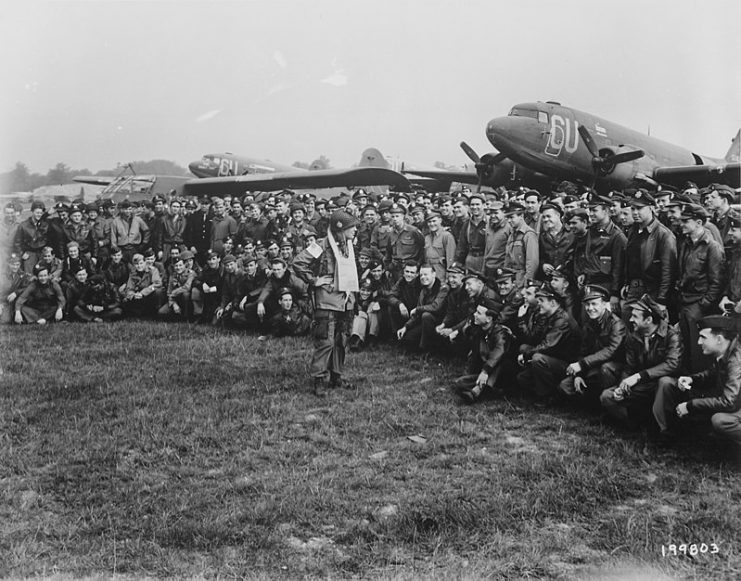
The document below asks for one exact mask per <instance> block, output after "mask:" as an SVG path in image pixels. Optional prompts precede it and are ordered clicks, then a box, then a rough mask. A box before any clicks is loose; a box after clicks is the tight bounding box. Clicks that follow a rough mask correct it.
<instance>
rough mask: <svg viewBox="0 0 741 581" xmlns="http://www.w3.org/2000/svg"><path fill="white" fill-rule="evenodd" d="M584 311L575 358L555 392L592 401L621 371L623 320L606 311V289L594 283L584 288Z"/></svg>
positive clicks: (595, 400)
mask: <svg viewBox="0 0 741 581" xmlns="http://www.w3.org/2000/svg"><path fill="white" fill-rule="evenodd" d="M582 302H583V303H584V310H585V312H586V315H587V320H586V321H585V324H584V325H583V326H582V338H581V347H580V349H579V354H578V357H579V358H578V359H576V360H574V357H572V358H571V360H572V363H570V364H569V366H568V367H567V368H566V377H565V378H564V379H563V380H562V381H561V383H559V384H558V391H559V392H560V393H561V394H563V395H565V396H566V397H574V396H577V395H586V396H588V398H589V399H590V400H591V401H592V402H593V403H596V402H597V400H598V398H599V397H600V395H601V394H602V391H603V390H604V389H605V388H606V387H609V386H612V385H615V383H616V382H617V379H618V377H619V376H620V372H621V370H622V360H623V341H624V339H625V333H626V330H625V323H623V321H622V319H620V317H618V316H617V315H615V314H614V313H613V312H612V311H611V310H610V292H609V291H608V290H607V289H605V288H603V287H601V286H597V285H590V286H586V287H584V298H583V299H582Z"/></svg>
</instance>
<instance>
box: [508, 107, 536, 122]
mask: <svg viewBox="0 0 741 581" xmlns="http://www.w3.org/2000/svg"><path fill="white" fill-rule="evenodd" d="M509 114H510V116H511V117H530V118H532V119H537V118H538V112H537V111H535V110H534V109H519V108H517V107H515V108H514V109H512V111H510V112H509Z"/></svg>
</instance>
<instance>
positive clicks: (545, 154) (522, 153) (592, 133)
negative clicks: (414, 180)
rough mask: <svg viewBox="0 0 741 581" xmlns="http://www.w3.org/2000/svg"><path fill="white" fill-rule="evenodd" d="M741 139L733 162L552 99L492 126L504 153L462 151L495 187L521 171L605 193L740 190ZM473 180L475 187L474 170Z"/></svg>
mask: <svg viewBox="0 0 741 581" xmlns="http://www.w3.org/2000/svg"><path fill="white" fill-rule="evenodd" d="M740 135H741V131H739V132H738V133H737V134H736V137H735V138H734V139H733V141H732V143H731V148H730V149H729V150H728V153H727V154H726V156H725V158H724V159H717V158H712V157H707V156H703V155H698V154H696V153H693V152H691V151H689V150H687V149H684V148H683V147H680V146H678V145H673V144H671V143H668V142H666V141H662V140H660V139H656V138H655V137H651V136H650V135H645V134H643V133H640V132H638V131H635V130H633V129H628V128H627V127H623V126H622V125H618V124H617V123H613V122H612V121H608V120H606V119H602V118H601V117H597V116H595V115H592V114H590V113H584V112H583V111H578V110H576V109H572V108H570V107H564V106H562V105H561V104H559V103H556V102H552V101H548V102H545V103H541V102H537V103H521V104H519V105H515V106H514V107H512V109H511V110H510V112H509V115H507V116H506V117H497V118H496V119H492V120H491V121H489V123H488V124H487V126H486V136H487V138H488V139H489V141H490V142H491V144H492V145H493V146H494V147H495V148H496V149H497V150H498V151H499V153H488V154H486V155H484V156H482V157H480V158H479V156H478V155H477V154H476V153H475V152H474V151H473V150H472V149H471V148H470V147H468V146H467V145H466V144H465V143H461V147H463V149H464V151H465V152H466V154H467V155H468V156H469V157H470V158H471V159H472V160H473V161H474V163H475V164H476V172H477V180H476V181H478V182H479V183H480V184H483V185H488V186H493V187H495V186H498V185H508V184H509V183H510V182H512V181H514V178H515V177H516V176H517V175H518V174H519V176H520V179H521V180H523V181H525V182H527V180H528V179H538V180H539V181H540V180H542V178H543V177H547V178H550V180H551V181H554V182H556V181H560V180H570V181H575V182H580V183H583V184H587V185H590V186H592V185H593V186H595V187H597V188H599V189H602V190H604V189H609V188H616V189H622V188H626V187H631V186H641V185H643V186H645V185H646V184H647V183H648V184H654V185H655V184H661V183H663V184H672V185H678V186H681V185H683V184H684V183H685V182H687V181H693V182H695V183H696V184H698V185H700V186H703V185H707V184H709V183H725V184H728V185H730V186H731V187H734V188H737V187H739V185H741V164H739V155H740V147H741V146H740V144H739V136H740ZM405 173H417V172H415V171H414V170H407V171H406V172H405ZM419 174H420V175H424V176H427V177H430V178H438V179H445V176H447V175H450V173H449V172H445V171H438V172H436V171H426V170H425V171H420V172H419ZM456 177H457V178H459V179H458V181H466V180H464V179H460V178H465V176H464V175H461V174H456ZM468 178H469V179H468V180H467V181H469V182H473V179H472V172H470V173H469V174H468ZM474 183H475V182H474Z"/></svg>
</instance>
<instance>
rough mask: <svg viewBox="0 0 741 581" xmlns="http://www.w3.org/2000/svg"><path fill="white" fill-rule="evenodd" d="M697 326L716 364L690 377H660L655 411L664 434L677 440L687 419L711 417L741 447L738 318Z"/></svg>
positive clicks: (705, 352)
mask: <svg viewBox="0 0 741 581" xmlns="http://www.w3.org/2000/svg"><path fill="white" fill-rule="evenodd" d="M697 327H698V329H700V334H699V338H698V340H697V342H698V343H699V345H700V347H701V349H702V353H703V355H707V356H709V357H712V360H713V363H712V364H711V366H710V367H709V368H708V369H705V370H704V371H700V372H698V373H693V374H692V375H689V376H682V377H680V378H679V379H675V378H673V377H662V378H661V379H660V380H659V388H658V391H657V392H656V399H655V400H654V404H653V414H654V418H655V419H656V423H657V424H658V425H659V429H660V436H661V438H662V439H663V440H665V441H669V442H673V441H675V440H676V438H677V437H678V436H679V429H680V428H681V427H682V423H683V422H684V421H686V420H687V419H697V418H699V419H703V420H707V419H709V420H710V423H711V425H712V427H713V430H714V431H715V432H716V433H718V434H720V435H721V436H724V437H727V438H729V439H730V440H731V441H732V442H733V443H734V444H735V445H736V446H741V411H740V410H741V344H740V343H739V341H738V339H737V336H736V324H735V321H734V320H733V319H732V318H731V317H722V316H717V315H716V316H710V317H704V318H702V319H700V321H698V324H697ZM737 451H741V448H738V449H737Z"/></svg>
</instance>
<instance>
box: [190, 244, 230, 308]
mask: <svg viewBox="0 0 741 581" xmlns="http://www.w3.org/2000/svg"><path fill="white" fill-rule="evenodd" d="M221 274H222V273H221V258H220V257H219V255H218V253H216V252H208V254H206V266H204V267H203V269H202V270H201V272H200V274H198V275H196V277H195V279H194V280H193V286H192V287H191V289H190V296H191V300H192V302H193V316H194V317H196V321H197V322H199V323H211V322H213V319H214V317H215V316H216V309H217V308H218V307H219V304H220V301H221V296H220V295H221V293H220V290H221V289H220V285H221Z"/></svg>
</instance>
